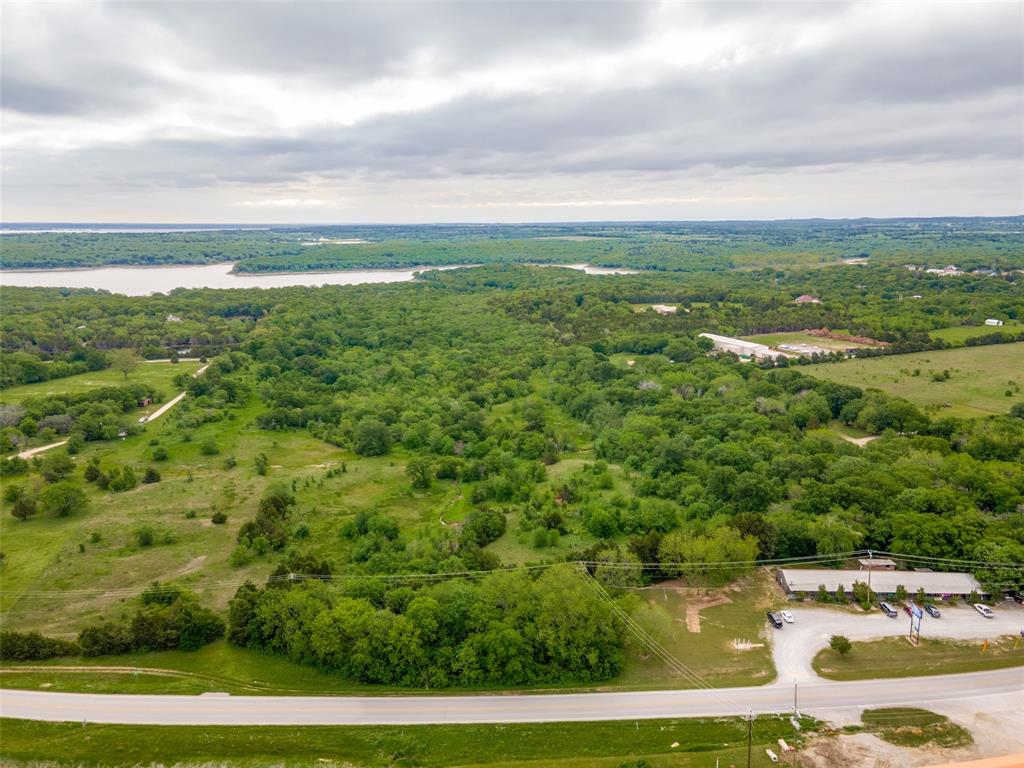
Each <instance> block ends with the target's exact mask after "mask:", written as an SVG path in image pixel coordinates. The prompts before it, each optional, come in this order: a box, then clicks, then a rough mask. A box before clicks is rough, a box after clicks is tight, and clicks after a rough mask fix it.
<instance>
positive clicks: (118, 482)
mask: <svg viewBox="0 0 1024 768" xmlns="http://www.w3.org/2000/svg"><path fill="white" fill-rule="evenodd" d="M138 484H139V478H138V477H136V475H135V470H134V469H132V468H131V467H124V468H123V469H122V470H121V471H120V472H119V473H118V474H117V475H114V474H113V473H111V476H110V490H112V491H114V492H115V493H120V492H121V491H130V490H131V489H132V488H134V487H135V486H137V485H138Z"/></svg>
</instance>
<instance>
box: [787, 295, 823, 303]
mask: <svg viewBox="0 0 1024 768" xmlns="http://www.w3.org/2000/svg"><path fill="white" fill-rule="evenodd" d="M793 303H794V304H821V299H819V298H818V297H817V296H810V295H808V294H806V293H805V294H804V295H803V296H797V297H796V298H795V299H793Z"/></svg>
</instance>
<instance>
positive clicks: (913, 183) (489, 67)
mask: <svg viewBox="0 0 1024 768" xmlns="http://www.w3.org/2000/svg"><path fill="white" fill-rule="evenodd" d="M0 21H2V28H3V33H2V34H3V39H2V91H0V119H2V128H3V137H2V141H3V181H2V188H0V192H2V204H3V219H4V220H5V221H18V220H50V221H53V220H68V221H151V222H159V221H195V222H199V221H239V222H249V221H252V222H255V221H260V222H263V221H280V222H287V221H296V222H300V221H301V222H316V221H323V222H347V221H352V222H374V221H382V222H383V221H438V220H448V221H451V220H460V221H482V220H509V221H515V220H565V219H569V218H571V219H601V218H619V219H643V218H657V219H695V218H776V217H806V216H861V215H874V216H887V215H985V214H990V215H995V214H1013V213H1020V212H1021V211H1022V208H1024V206H1022V202H1024V33H1022V30H1024V5H1022V4H1020V3H990V4H986V3H976V2H970V3H963V4H959V3H942V4H939V3H921V4H915V3H900V4H886V3H867V4H856V3H851V4H847V3H839V2H836V3H794V4H785V3H759V4H746V3H715V4H708V5H700V4H645V3H623V4H615V3H595V4H584V3H521V2H518V3H508V4H500V3H478V4H470V3H454V4H447V3H410V4H399V3H373V4H358V3H357V4H340V3H338V4H334V3H320V2H313V3H288V4H277V3H269V2H254V3H244V2H221V3H173V4H172V3H161V4H157V3H143V2H140V3H111V4H95V3H80V4H76V3H39V4H29V3H25V4H5V5H4V6H3V7H2V19H0Z"/></svg>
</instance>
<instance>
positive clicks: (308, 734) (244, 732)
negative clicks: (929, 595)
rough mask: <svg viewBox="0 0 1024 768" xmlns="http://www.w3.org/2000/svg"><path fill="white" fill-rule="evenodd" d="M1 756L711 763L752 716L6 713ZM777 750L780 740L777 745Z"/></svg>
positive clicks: (736, 758) (466, 765) (735, 756)
mask: <svg viewBox="0 0 1024 768" xmlns="http://www.w3.org/2000/svg"><path fill="white" fill-rule="evenodd" d="M802 723H803V729H802V731H803V732H802V733H801V734H795V733H794V732H793V726H792V725H791V724H790V721H789V720H788V719H787V718H785V717H773V716H760V717H758V718H757V720H756V721H755V723H754V727H753V731H752V733H753V749H752V757H753V762H752V763H751V765H753V766H755V767H756V768H761V767H762V766H769V765H771V762H770V761H769V758H768V756H767V755H766V754H765V748H766V747H769V746H776V740H777V739H779V738H781V737H785V738H786V739H787V740H789V741H790V742H791V743H794V744H795V745H796V746H798V747H799V746H801V745H802V743H803V739H804V738H805V736H804V734H806V733H808V732H809V731H813V729H815V728H816V727H817V723H816V722H814V721H812V720H809V719H806V718H804V719H803V721H802ZM0 727H2V729H3V734H4V738H3V744H2V746H0V760H6V761H12V762H15V763H16V764H19V765H20V764H22V763H26V764H27V763H31V764H36V763H37V762H39V764H42V763H45V764H46V765H75V766H93V765H104V766H110V765H150V764H156V763H159V764H161V765H171V764H175V765H219V766H225V767H229V766H230V767H237V768H241V767H242V766H244V767H245V768H255V767H256V766H261V767H262V766H271V765H273V766H289V767H291V766H311V765H321V766H325V768H332V767H335V766H343V765H344V766H356V765H358V766H363V767H364V768H386V767H389V766H395V765H405V766H435V767H436V768H443V767H444V766H453V767H454V766H459V767H460V768H471V767H472V766H478V767H479V768H484V767H485V766H486V768H507V767H510V766H525V765H528V766H536V768H540V767H541V766H545V768H616V767H617V766H639V765H645V766H650V767H651V768H667V767H668V766H672V767H673V768H698V767H700V768H704V767H705V766H711V765H714V764H715V761H716V760H718V761H719V762H720V763H721V765H722V766H729V765H746V756H747V724H746V723H745V722H744V721H743V720H742V719H740V718H738V717H732V718H724V717H723V718H704V719H693V720H639V721H636V720H629V721H625V722H622V721H611V722H597V723H593V722H591V723H541V724H523V725H412V726H408V725H405V726H310V727H289V726H271V727H261V728H251V727H245V726H206V727H204V726H195V727H190V726H127V725H96V724H93V723H90V724H89V725H88V726H86V727H83V725H82V724H81V723H36V722H31V721H27V720H12V719H4V720H3V721H2V722H0ZM776 749H777V747H776Z"/></svg>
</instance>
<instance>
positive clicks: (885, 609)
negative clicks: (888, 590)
mask: <svg viewBox="0 0 1024 768" xmlns="http://www.w3.org/2000/svg"><path fill="white" fill-rule="evenodd" d="M878 607H879V608H881V609H882V613H884V614H885V615H886V616H888V617H889V618H890V619H895V618H896V617H897V616H898V615H899V614H897V613H896V609H895V608H893V607H892V606H891V605H889V604H888V603H879V604H878Z"/></svg>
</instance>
